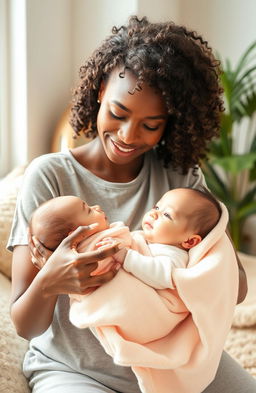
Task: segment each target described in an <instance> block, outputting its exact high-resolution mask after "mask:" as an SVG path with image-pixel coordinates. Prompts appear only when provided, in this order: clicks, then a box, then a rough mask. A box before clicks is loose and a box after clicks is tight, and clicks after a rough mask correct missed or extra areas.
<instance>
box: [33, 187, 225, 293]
mask: <svg viewBox="0 0 256 393" xmlns="http://www.w3.org/2000/svg"><path fill="white" fill-rule="evenodd" d="M220 214H221V209H220V206H219V204H218V202H217V201H216V200H215V199H214V198H213V197H212V196H211V194H209V193H205V192H202V191H199V190H195V189H190V188H177V189H173V190H170V191H168V192H167V193H166V194H164V195H163V197H162V198H161V199H160V201H159V202H158V203H157V204H156V205H155V206H154V207H153V208H152V209H151V210H150V211H149V212H148V213H146V214H145V216H144V218H143V220H142V231H135V232H132V233H130V232H129V230H128V227H126V226H124V224H123V223H121V222H118V223H112V224H109V222H108V220H107V217H106V215H105V213H104V212H103V211H102V210H101V208H100V206H99V205H94V206H88V204H87V203H86V202H85V201H82V200H81V199H80V198H78V197H75V196H61V197H57V198H54V199H51V200H49V201H47V202H45V203H44V204H42V205H41V206H40V207H39V208H38V209H37V210H36V211H35V212H34V213H33V215H32V218H31V221H30V231H31V233H32V235H34V236H36V237H37V238H38V240H39V241H40V242H41V243H42V244H43V245H44V246H45V247H47V248H48V249H50V250H52V251H53V250H55V248H56V247H57V246H58V245H59V244H60V242H61V241H62V240H63V239H64V238H65V237H66V236H67V235H68V234H69V233H70V232H72V231H74V230H75V229H76V228H77V227H78V226H80V225H90V224H92V223H97V224H98V226H97V227H96V228H95V234H94V235H90V237H89V238H88V239H86V240H84V241H83V242H82V243H81V245H80V251H81V249H83V250H84V249H87V250H89V249H91V250H92V249H95V248H96V247H97V248H98V247H101V246H103V247H104V246H106V245H108V244H110V243H112V242H113V241H117V242H119V243H120V244H121V246H122V247H124V248H123V249H122V250H120V251H119V252H118V253H117V254H116V255H115V257H114V258H115V261H117V262H119V263H121V264H122V263H123V267H124V269H125V270H126V271H128V272H130V273H132V274H133V275H134V276H136V277H137V278H139V279H140V280H142V281H143V282H144V283H146V284H148V285H150V286H152V287H154V288H156V289H162V288H173V283H172V280H171V277H172V270H173V267H182V268H184V267H186V265H187V262H188V252H187V251H188V250H189V249H190V248H192V247H194V246H195V245H197V244H198V243H199V242H200V241H201V240H202V239H203V238H204V237H205V236H206V235H207V234H208V233H209V232H210V231H211V230H212V228H213V227H214V226H215V225H216V224H217V222H218V220H219V217H220ZM96 233H98V235H96ZM99 234H100V235H99ZM78 251H79V249H78ZM115 261H113V258H107V261H106V260H105V261H104V262H102V261H101V263H99V267H98V268H97V269H96V271H94V272H93V273H92V274H99V273H103V272H106V271H107V270H108V269H110V268H111V266H112V265H113V263H114V262H115Z"/></svg>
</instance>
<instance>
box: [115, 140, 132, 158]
mask: <svg viewBox="0 0 256 393" xmlns="http://www.w3.org/2000/svg"><path fill="white" fill-rule="evenodd" d="M111 143H112V145H113V146H114V149H115V151H116V152H117V153H118V154H121V155H125V156H127V155H128V156H129V155H132V154H133V153H134V152H135V151H137V150H138V149H137V148H136V147H131V146H124V145H120V144H119V143H117V142H115V141H114V140H113V139H111Z"/></svg>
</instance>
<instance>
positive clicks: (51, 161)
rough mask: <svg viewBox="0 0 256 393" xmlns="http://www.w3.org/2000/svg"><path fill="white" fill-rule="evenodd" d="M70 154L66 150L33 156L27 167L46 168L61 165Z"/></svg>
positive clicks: (67, 159) (68, 158)
mask: <svg viewBox="0 0 256 393" xmlns="http://www.w3.org/2000/svg"><path fill="white" fill-rule="evenodd" d="M70 156H71V154H70V153H69V152H68V151H67V152H57V153H47V154H43V155H41V156H38V157H36V158H34V159H33V160H32V161H31V163H30V164H29V166H28V168H29V169H30V168H41V167H42V168H47V167H51V166H54V165H56V166H58V165H60V164H61V165H62V164H63V163H65V162H67V161H69V160H70Z"/></svg>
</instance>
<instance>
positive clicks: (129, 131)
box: [117, 122, 137, 145]
mask: <svg viewBox="0 0 256 393" xmlns="http://www.w3.org/2000/svg"><path fill="white" fill-rule="evenodd" d="M117 135H118V138H119V139H120V141H121V142H123V143H125V144H126V145H133V144H135V143H136V141H137V127H136V125H135V124H133V123H131V122H129V123H127V124H123V125H122V127H121V128H120V130H119V131H118V133H117Z"/></svg>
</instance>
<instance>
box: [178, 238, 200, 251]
mask: <svg viewBox="0 0 256 393" xmlns="http://www.w3.org/2000/svg"><path fill="white" fill-rule="evenodd" d="M201 240H202V238H201V236H200V235H192V236H190V237H189V238H188V239H187V240H185V241H184V242H182V243H181V245H182V247H183V248H184V249H185V250H189V249H190V248H192V247H195V246H196V245H197V244H198V243H200V242H201Z"/></svg>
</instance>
